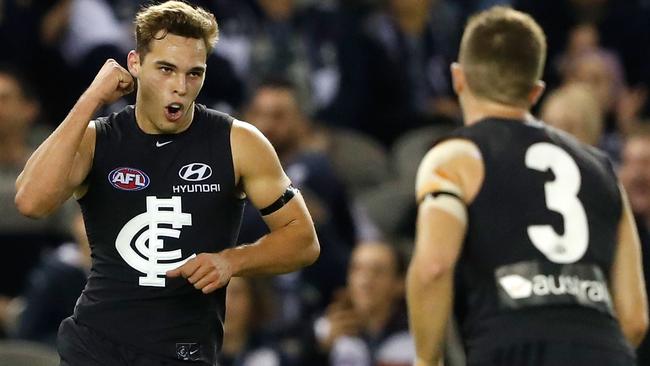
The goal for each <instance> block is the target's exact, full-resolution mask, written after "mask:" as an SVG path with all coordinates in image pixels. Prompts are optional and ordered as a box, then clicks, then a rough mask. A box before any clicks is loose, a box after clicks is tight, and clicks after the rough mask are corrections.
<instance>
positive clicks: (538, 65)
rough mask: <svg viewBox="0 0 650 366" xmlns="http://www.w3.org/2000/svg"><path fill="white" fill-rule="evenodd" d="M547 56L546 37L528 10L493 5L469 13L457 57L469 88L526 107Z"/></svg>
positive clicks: (480, 95)
mask: <svg viewBox="0 0 650 366" xmlns="http://www.w3.org/2000/svg"><path fill="white" fill-rule="evenodd" d="M545 60H546V37H545V36H544V32H543V31H542V29H541V27H540V26H539V25H538V24H537V23H536V22H535V20H533V18H532V17H530V16H529V15H528V14H525V13H522V12H520V11H516V10H514V9H511V8H508V7H503V6H495V7H492V8H490V9H488V10H486V11H483V12H481V13H478V14H477V15H474V16H472V17H471V18H470V19H469V21H468V23H467V26H466V27H465V32H464V33H463V39H462V42H461V45H460V54H459V61H460V64H461V65H462V67H463V70H464V72H465V75H466V80H467V84H468V85H469V88H470V90H471V91H472V93H473V94H474V95H476V96H477V97H481V98H485V99H487V100H490V101H494V102H498V103H502V104H507V105H513V106H519V107H529V104H530V102H529V95H530V93H531V90H533V88H534V87H535V84H536V83H537V81H539V80H540V78H541V76H542V72H543V70H544V62H545Z"/></svg>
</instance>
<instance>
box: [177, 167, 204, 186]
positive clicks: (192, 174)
mask: <svg viewBox="0 0 650 366" xmlns="http://www.w3.org/2000/svg"><path fill="white" fill-rule="evenodd" d="M178 176H179V177H181V178H183V179H184V180H187V181H190V182H199V181H202V180H206V179H208V178H210V176H212V168H210V166H209V165H207V164H203V163H191V164H187V165H185V166H183V167H182V168H181V170H179V171H178Z"/></svg>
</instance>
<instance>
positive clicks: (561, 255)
mask: <svg viewBox="0 0 650 366" xmlns="http://www.w3.org/2000/svg"><path fill="white" fill-rule="evenodd" d="M526 166H527V167H528V168H530V169H535V170H538V171H542V172H545V171H547V170H548V169H551V171H553V174H555V180H553V181H551V182H546V184H545V185H544V192H545V198H546V206H547V207H548V209H549V210H551V211H555V212H557V213H559V214H560V215H562V219H563V220H564V234H563V235H558V233H557V232H555V230H554V229H553V227H552V226H551V225H532V226H529V227H528V237H529V238H530V240H531V241H532V243H533V245H535V247H536V248H537V249H539V251H541V252H542V253H543V254H544V255H545V256H546V258H548V259H549V260H550V261H552V262H555V263H574V262H577V261H578V260H580V258H582V256H584V254H585V252H586V251H587V246H588V245H589V227H588V225H587V215H586V214H585V210H584V207H583V206H582V203H581V202H580V200H579V199H578V192H580V184H581V177H580V170H579V169H578V166H577V165H576V163H575V161H574V160H573V158H572V157H571V155H569V154H568V153H567V152H566V151H564V150H562V149H561V148H559V147H558V146H556V145H553V144H550V143H547V142H540V143H536V144H533V145H532V146H530V147H529V148H528V150H527V151H526Z"/></svg>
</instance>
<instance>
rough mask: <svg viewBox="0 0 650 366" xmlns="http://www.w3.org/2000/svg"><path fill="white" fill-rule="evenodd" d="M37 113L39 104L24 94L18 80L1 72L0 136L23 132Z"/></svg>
mask: <svg viewBox="0 0 650 366" xmlns="http://www.w3.org/2000/svg"><path fill="white" fill-rule="evenodd" d="M37 114H38V104H37V103H36V102H34V101H31V100H29V99H27V98H26V97H25V96H24V95H23V91H22V89H21V87H20V85H19V84H18V81H17V80H16V79H14V78H13V77H12V76H11V75H8V74H2V73H0V137H9V136H12V135H14V134H23V133H24V132H25V131H26V130H27V129H28V128H29V126H30V125H31V123H32V122H34V120H35V119H36V116H37Z"/></svg>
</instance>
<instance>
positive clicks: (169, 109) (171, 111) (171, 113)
mask: <svg viewBox="0 0 650 366" xmlns="http://www.w3.org/2000/svg"><path fill="white" fill-rule="evenodd" d="M182 115H183V105H182V104H180V103H171V104H169V105H167V106H166V107H165V117H167V119H168V120H170V121H172V122H174V121H177V120H178V119H179V118H181V116H182Z"/></svg>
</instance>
